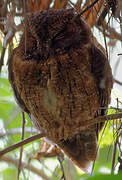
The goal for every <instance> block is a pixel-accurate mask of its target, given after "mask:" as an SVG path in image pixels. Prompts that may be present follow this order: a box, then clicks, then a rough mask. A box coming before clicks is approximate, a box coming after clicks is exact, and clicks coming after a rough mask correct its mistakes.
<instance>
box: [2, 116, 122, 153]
mask: <svg viewBox="0 0 122 180" xmlns="http://www.w3.org/2000/svg"><path fill="white" fill-rule="evenodd" d="M120 118H122V113H116V114H111V115H105V116H99V117H97V118H95V119H89V120H86V121H83V122H82V127H81V128H80V130H85V129H86V127H89V126H92V125H93V124H96V123H100V122H105V121H110V120H114V119H120ZM45 136H47V134H45V133H40V134H37V135H34V136H32V137H30V138H27V139H24V140H23V141H20V142H19V143H16V144H14V145H12V146H10V147H8V148H6V149H4V150H2V151H0V156H2V155H4V154H6V153H8V152H10V151H13V150H14V149H16V148H18V147H21V146H23V145H25V144H28V143H30V142H32V141H34V140H37V139H40V138H42V137H45Z"/></svg>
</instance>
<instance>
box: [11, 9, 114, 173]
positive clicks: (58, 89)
mask: <svg viewBox="0 0 122 180" xmlns="http://www.w3.org/2000/svg"><path fill="white" fill-rule="evenodd" d="M8 70H9V81H10V83H11V86H12V89H13V92H14V96H15V98H16V101H17V103H18V105H19V106H20V107H21V109H22V110H23V111H25V112H26V113H27V114H28V116H29V118H30V120H31V121H32V123H33V124H34V126H35V127H36V128H37V129H38V130H39V131H43V132H45V134H46V138H47V139H49V140H50V141H51V142H53V143H55V144H57V146H59V147H60V148H61V149H62V150H63V151H64V153H65V154H66V155H67V156H68V157H69V158H70V159H71V160H72V161H73V162H74V163H75V164H76V165H77V166H79V167H80V168H81V169H83V170H84V171H88V169H89V167H90V164H91V162H92V161H95V160H96V158H97V151H98V134H99V132H100V130H101V129H102V128H103V126H104V123H101V122H99V123H94V119H95V118H96V117H98V116H103V115H105V114H106V113H107V107H108V104H109V103H110V94H111V89H112V73H111V68H110V65H109V62H108V59H107V57H106V54H105V50H104V48H103V47H102V46H101V45H100V44H99V43H98V42H97V40H96V39H95V37H94V36H93V34H92V32H91V30H90V28H89V26H88V24H87V23H86V22H85V21H84V19H83V18H81V17H80V16H79V15H78V14H77V12H75V11H74V10H73V9H61V10H45V11H40V12H36V13H34V14H33V13H32V14H28V15H27V17H26V20H25V30H24V32H23V35H22V37H21V39H20V43H19V45H18V47H17V48H15V49H14V51H13V55H12V56H11V58H10V59H9V67H8ZM88 120H90V121H91V120H92V121H93V125H91V126H87V125H86V121H88Z"/></svg>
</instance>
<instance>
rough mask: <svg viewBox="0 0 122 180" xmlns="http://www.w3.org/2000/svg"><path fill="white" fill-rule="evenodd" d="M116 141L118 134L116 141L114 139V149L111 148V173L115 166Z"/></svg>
mask: <svg viewBox="0 0 122 180" xmlns="http://www.w3.org/2000/svg"><path fill="white" fill-rule="evenodd" d="M117 142H118V136H117V138H116V141H115V143H114V149H113V155H112V167H111V174H112V173H114V168H115V159H116V150H117Z"/></svg>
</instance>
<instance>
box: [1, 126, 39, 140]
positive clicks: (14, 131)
mask: <svg viewBox="0 0 122 180" xmlns="http://www.w3.org/2000/svg"><path fill="white" fill-rule="evenodd" d="M20 133H22V128H11V129H9V130H7V131H5V132H0V138H3V137H4V136H8V135H14V134H20ZM25 133H37V129H35V128H34V127H25Z"/></svg>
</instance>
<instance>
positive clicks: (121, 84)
mask: <svg viewBox="0 0 122 180" xmlns="http://www.w3.org/2000/svg"><path fill="white" fill-rule="evenodd" d="M114 82H115V83H117V84H119V85H120V86H122V82H120V81H119V80H117V79H114Z"/></svg>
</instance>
